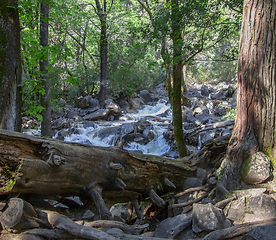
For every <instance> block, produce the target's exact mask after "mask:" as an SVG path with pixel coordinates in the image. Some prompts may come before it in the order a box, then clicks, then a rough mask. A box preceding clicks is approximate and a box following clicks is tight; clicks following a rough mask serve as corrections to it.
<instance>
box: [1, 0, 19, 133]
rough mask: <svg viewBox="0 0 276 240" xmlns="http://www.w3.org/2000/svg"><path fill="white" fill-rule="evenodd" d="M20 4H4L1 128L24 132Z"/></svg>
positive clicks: (3, 2)
mask: <svg viewBox="0 0 276 240" xmlns="http://www.w3.org/2000/svg"><path fill="white" fill-rule="evenodd" d="M10 6H11V7H10ZM17 7H18V5H17V1H15V0H11V1H6V0H4V1H1V4H0V128H1V129H8V130H10V131H19V132H20V131H21V105H22V101H21V86H20V85H21V81H22V67H21V56H20V46H21V45H20V25H19V15H18V9H17Z"/></svg>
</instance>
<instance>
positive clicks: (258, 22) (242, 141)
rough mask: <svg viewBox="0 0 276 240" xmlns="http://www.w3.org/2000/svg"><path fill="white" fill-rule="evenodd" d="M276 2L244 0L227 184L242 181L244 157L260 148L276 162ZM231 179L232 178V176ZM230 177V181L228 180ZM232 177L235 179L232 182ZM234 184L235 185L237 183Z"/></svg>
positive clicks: (227, 164)
mask: <svg viewBox="0 0 276 240" xmlns="http://www.w3.org/2000/svg"><path fill="white" fill-rule="evenodd" d="M275 17H276V2H275V1H272V0H268V1H264V0H262V1H257V0H246V1H245V2H244V11H243V22H242V30H241V39H240V53H239V63H238V99H237V117H236V122H235V126H234V130H233V134H232V138H231V140H230V142H229V147H228V154H227V157H226V159H225V161H224V162H223V165H222V169H223V170H224V172H225V173H226V174H224V176H227V175H228V177H226V178H225V177H224V178H222V180H223V181H224V185H227V183H226V181H227V182H228V183H230V182H232V180H240V179H238V178H237V176H240V173H239V170H240V169H241V165H242V163H243V160H245V159H246V158H247V157H248V156H250V155H251V154H252V153H254V152H256V151H257V150H260V151H263V152H264V153H266V154H267V155H268V156H269V157H270V158H271V159H272V160H274V163H275V157H276V151H275V149H276V148H275V143H276V94H275V93H276V41H275V40H276V31H275V30H276V28H275V27H276V26H275V23H276V19H275ZM231 176H232V177H231ZM229 178H230V179H229ZM227 179H228V180H227ZM230 180H231V181H230ZM233 187H234V186H233Z"/></svg>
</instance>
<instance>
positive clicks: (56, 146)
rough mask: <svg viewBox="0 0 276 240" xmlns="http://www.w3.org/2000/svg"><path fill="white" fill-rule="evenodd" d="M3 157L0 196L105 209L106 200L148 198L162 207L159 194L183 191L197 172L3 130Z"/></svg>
mask: <svg viewBox="0 0 276 240" xmlns="http://www.w3.org/2000/svg"><path fill="white" fill-rule="evenodd" d="M0 154H1V157H0V165H1V172H0V173H1V179H0V180H1V181H0V183H1V190H0V195H6V194H10V193H21V194H33V195H40V196H41V197H43V196H45V197H47V198H50V197H51V196H52V197H53V196H56V195H59V196H79V195H85V196H87V195H88V196H90V197H91V198H93V200H94V202H95V204H96V206H97V204H98V206H99V208H102V209H104V207H101V205H102V204H103V199H104V200H106V201H110V203H115V202H128V201H131V200H134V199H144V198H147V197H149V196H150V198H152V200H153V201H154V202H156V203H158V202H160V201H159V200H160V199H159V198H158V196H157V195H156V194H159V195H160V194H165V193H167V192H168V191H176V190H181V189H182V185H183V182H184V180H185V179H186V178H187V177H190V176H194V175H195V172H196V166H195V162H193V161H192V160H189V159H168V158H164V157H158V156H151V155H143V154H138V153H130V152H127V151H125V150H123V149H119V148H111V147H109V148H104V147H94V146H89V145H83V144H77V143H68V142H62V141H59V140H53V139H48V138H38V137H33V136H28V135H26V134H22V133H15V132H9V131H5V130H0ZM101 191H102V195H101ZM102 197H103V198H102ZM161 203H162V201H161Z"/></svg>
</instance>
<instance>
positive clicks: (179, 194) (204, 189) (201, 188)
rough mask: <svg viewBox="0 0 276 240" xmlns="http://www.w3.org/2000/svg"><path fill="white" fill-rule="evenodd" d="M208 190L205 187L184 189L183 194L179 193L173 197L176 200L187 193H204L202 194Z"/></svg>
mask: <svg viewBox="0 0 276 240" xmlns="http://www.w3.org/2000/svg"><path fill="white" fill-rule="evenodd" d="M209 190H210V188H209V187H206V186H199V187H194V188H189V189H186V190H185V191H184V192H180V193H178V194H176V195H175V197H176V198H179V197H181V196H183V195H185V194H188V193H192V192H196V191H204V192H207V191H209Z"/></svg>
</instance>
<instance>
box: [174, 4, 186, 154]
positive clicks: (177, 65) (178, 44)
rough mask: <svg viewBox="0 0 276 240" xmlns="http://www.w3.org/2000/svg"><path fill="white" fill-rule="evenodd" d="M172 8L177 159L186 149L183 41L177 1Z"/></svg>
mask: <svg viewBox="0 0 276 240" xmlns="http://www.w3.org/2000/svg"><path fill="white" fill-rule="evenodd" d="M171 8H172V16H171V18H172V40H173V87H172V109H173V125H174V137H175V141H176V147H177V150H178V154H179V157H184V156H186V155H187V147H186V144H185V141H184V136H183V120H182V108H181V85H182V80H183V75H182V60H183V59H182V47H183V40H182V36H181V32H182V29H181V27H180V23H179V19H181V18H180V17H179V15H180V14H182V13H180V9H179V3H178V0H172V1H171Z"/></svg>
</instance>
